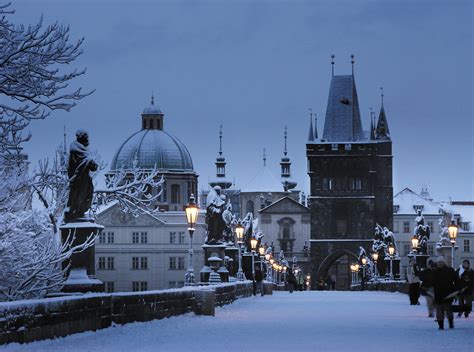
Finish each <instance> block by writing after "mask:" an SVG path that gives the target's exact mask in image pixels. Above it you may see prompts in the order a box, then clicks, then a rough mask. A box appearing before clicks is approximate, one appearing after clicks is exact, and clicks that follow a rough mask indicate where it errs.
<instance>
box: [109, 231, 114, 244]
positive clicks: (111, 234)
mask: <svg viewBox="0 0 474 352" xmlns="http://www.w3.org/2000/svg"><path fill="white" fill-rule="evenodd" d="M114 241H115V235H114V233H113V232H107V243H114Z"/></svg>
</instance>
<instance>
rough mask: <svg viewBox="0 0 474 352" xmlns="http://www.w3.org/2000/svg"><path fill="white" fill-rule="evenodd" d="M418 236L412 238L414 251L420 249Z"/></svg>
mask: <svg viewBox="0 0 474 352" xmlns="http://www.w3.org/2000/svg"><path fill="white" fill-rule="evenodd" d="M418 242H419V241H418V237H417V236H416V235H413V237H412V239H411V246H412V249H413V252H414V253H416V252H417V251H418Z"/></svg>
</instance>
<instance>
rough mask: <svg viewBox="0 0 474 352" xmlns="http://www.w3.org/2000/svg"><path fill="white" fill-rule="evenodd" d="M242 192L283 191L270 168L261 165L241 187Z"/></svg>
mask: <svg viewBox="0 0 474 352" xmlns="http://www.w3.org/2000/svg"><path fill="white" fill-rule="evenodd" d="M242 192H284V189H283V185H282V184H281V182H280V180H279V178H278V177H277V176H276V175H274V174H273V172H272V171H271V170H270V168H269V167H268V166H263V167H262V168H261V169H260V170H259V171H258V173H257V174H256V175H255V176H254V177H253V178H252V179H251V180H250V182H249V183H247V184H246V185H245V186H244V187H242Z"/></svg>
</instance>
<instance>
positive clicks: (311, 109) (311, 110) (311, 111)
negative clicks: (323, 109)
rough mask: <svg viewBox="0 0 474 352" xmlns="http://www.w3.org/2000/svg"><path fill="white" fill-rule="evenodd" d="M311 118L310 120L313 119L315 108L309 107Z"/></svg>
mask: <svg viewBox="0 0 474 352" xmlns="http://www.w3.org/2000/svg"><path fill="white" fill-rule="evenodd" d="M308 110H309V118H310V120H313V108H309V109H308Z"/></svg>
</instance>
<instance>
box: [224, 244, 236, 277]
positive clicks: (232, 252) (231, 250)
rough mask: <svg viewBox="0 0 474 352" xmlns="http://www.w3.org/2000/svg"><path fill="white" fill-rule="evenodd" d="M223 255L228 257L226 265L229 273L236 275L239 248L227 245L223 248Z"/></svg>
mask: <svg viewBox="0 0 474 352" xmlns="http://www.w3.org/2000/svg"><path fill="white" fill-rule="evenodd" d="M225 255H226V256H227V257H229V265H228V267H227V270H229V275H230V276H233V277H236V276H237V270H238V269H239V249H238V248H237V247H235V246H227V247H226V248H225Z"/></svg>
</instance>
